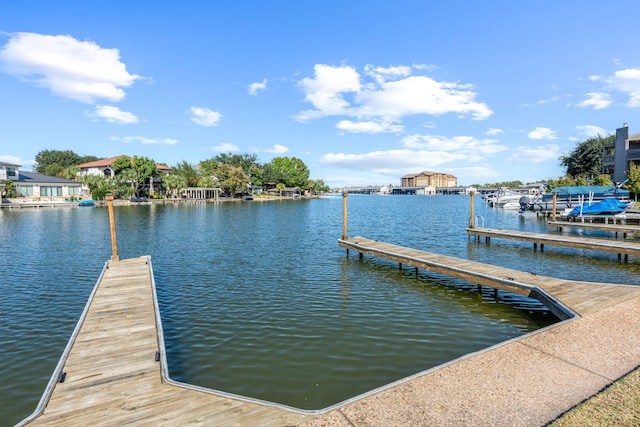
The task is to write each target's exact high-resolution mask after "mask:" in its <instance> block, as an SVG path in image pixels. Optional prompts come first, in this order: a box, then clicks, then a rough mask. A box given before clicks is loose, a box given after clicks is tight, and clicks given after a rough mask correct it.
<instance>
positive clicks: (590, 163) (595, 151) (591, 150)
mask: <svg viewBox="0 0 640 427" xmlns="http://www.w3.org/2000/svg"><path fill="white" fill-rule="evenodd" d="M614 141H615V136H614V135H609V136H608V137H606V138H603V137H601V136H600V135H598V136H596V137H593V138H589V139H587V140H586V141H583V142H580V143H578V144H577V146H576V148H574V149H573V151H571V152H570V153H569V154H567V155H562V156H560V164H561V165H562V166H564V167H565V168H566V173H567V175H571V176H574V177H577V176H584V177H585V178H587V179H592V178H594V177H596V176H598V175H600V174H601V173H602V150H603V148H604V146H605V145H607V144H611V143H613V142H614Z"/></svg>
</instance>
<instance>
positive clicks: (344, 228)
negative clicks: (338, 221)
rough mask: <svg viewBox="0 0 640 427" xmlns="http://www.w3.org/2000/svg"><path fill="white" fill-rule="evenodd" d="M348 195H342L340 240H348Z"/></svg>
mask: <svg viewBox="0 0 640 427" xmlns="http://www.w3.org/2000/svg"><path fill="white" fill-rule="evenodd" d="M348 196H349V194H348V193H346V192H344V193H342V240H348V239H349V237H348V236H347V197H348Z"/></svg>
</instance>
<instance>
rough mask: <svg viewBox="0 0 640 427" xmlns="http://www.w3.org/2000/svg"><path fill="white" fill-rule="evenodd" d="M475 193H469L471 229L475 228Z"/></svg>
mask: <svg viewBox="0 0 640 427" xmlns="http://www.w3.org/2000/svg"><path fill="white" fill-rule="evenodd" d="M474 196H475V193H474V192H473V191H472V192H470V193H469V203H470V206H469V228H475V212H474V209H473V199H474Z"/></svg>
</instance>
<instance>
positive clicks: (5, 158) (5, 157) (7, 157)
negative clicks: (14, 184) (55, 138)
mask: <svg viewBox="0 0 640 427" xmlns="http://www.w3.org/2000/svg"><path fill="white" fill-rule="evenodd" d="M0 162H6V163H11V164H13V165H20V166H21V169H24V168H25V167H27V166H34V165H35V164H36V161H35V160H23V159H22V158H20V157H18V156H14V155H11V154H1V155H0Z"/></svg>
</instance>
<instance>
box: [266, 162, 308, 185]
mask: <svg viewBox="0 0 640 427" xmlns="http://www.w3.org/2000/svg"><path fill="white" fill-rule="evenodd" d="M269 164H270V168H271V169H272V171H273V172H275V174H274V175H275V176H276V177H279V180H278V181H276V182H282V183H284V184H286V185H287V187H300V188H305V186H306V185H307V183H308V181H309V169H308V168H307V165H305V164H304V162H303V161H302V160H300V159H298V158H295V157H274V158H273V159H271V162H270V163H269Z"/></svg>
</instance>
